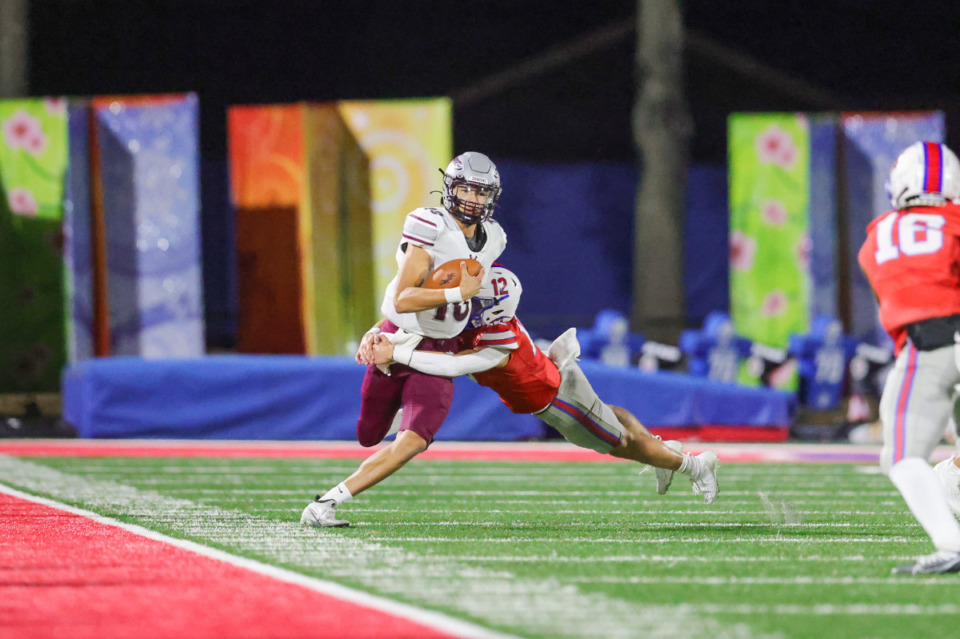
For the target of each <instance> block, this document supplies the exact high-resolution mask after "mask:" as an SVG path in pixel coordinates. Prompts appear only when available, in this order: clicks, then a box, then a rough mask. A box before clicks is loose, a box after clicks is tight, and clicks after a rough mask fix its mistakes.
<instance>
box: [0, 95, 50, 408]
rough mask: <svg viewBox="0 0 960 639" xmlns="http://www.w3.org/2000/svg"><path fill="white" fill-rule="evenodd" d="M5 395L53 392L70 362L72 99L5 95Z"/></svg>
mask: <svg viewBox="0 0 960 639" xmlns="http://www.w3.org/2000/svg"><path fill="white" fill-rule="evenodd" d="M0 131H2V133H0V393H2V392H51V391H55V390H57V389H58V388H59V385H60V384H59V383H60V369H61V368H62V366H63V364H64V363H65V359H66V357H65V300H64V280H63V257H62V250H63V235H62V232H61V223H62V220H63V186H64V174H65V172H66V168H67V101H66V100H65V99H61V98H51V99H26V100H3V101H0Z"/></svg>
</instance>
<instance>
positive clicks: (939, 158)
mask: <svg viewBox="0 0 960 639" xmlns="http://www.w3.org/2000/svg"><path fill="white" fill-rule="evenodd" d="M886 187H887V196H888V197H889V198H890V203H891V204H892V205H893V208H895V209H897V210H900V209H905V208H907V207H908V206H939V205H941V204H946V203H947V202H949V201H952V200H956V199H957V198H960V161H958V160H957V156H956V155H955V154H954V153H953V151H951V150H950V149H949V147H947V145H945V144H938V143H936V142H914V143H913V144H911V145H910V146H908V147H907V148H906V149H905V150H904V151H903V152H902V153H901V154H900V157H898V158H897V161H896V162H894V163H893V168H891V169H890V177H889V179H888V180H887V184H886Z"/></svg>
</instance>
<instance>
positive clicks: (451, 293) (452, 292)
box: [443, 286, 463, 304]
mask: <svg viewBox="0 0 960 639" xmlns="http://www.w3.org/2000/svg"><path fill="white" fill-rule="evenodd" d="M443 296H444V297H445V298H447V304H453V303H454V302H462V301H463V293H461V292H460V287H459V286H454V287H453V288H445V289H443Z"/></svg>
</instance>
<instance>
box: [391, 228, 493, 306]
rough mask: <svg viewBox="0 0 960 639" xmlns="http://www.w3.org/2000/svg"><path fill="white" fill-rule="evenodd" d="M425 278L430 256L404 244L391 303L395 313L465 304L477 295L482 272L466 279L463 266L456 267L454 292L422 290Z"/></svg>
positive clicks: (438, 289) (428, 271) (422, 249)
mask: <svg viewBox="0 0 960 639" xmlns="http://www.w3.org/2000/svg"><path fill="white" fill-rule="evenodd" d="M429 275H430V254H429V253H427V251H426V249H424V248H421V247H419V246H414V245H413V244H407V250H406V251H404V253H403V257H402V258H401V261H400V273H399V275H398V276H397V292H396V296H395V297H394V299H393V305H394V307H395V308H396V309H397V312H398V313H416V312H418V311H426V310H429V309H431V308H437V307H438V306H443V305H444V304H449V303H451V302H462V301H464V300H468V299H470V298H471V297H473V296H474V295H476V294H477V293H478V292H479V291H480V285H481V284H482V282H483V269H481V270H480V272H479V273H477V275H475V276H474V275H470V274H469V273H468V272H467V267H466V263H464V264H463V265H462V266H461V267H460V286H459V287H457V288H423V285H424V283H425V282H426V281H427V277H428V276H429Z"/></svg>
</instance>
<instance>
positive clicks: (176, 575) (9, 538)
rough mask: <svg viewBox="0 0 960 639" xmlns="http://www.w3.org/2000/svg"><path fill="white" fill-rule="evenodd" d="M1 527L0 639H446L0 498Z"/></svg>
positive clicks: (122, 532) (120, 531) (103, 526)
mask: <svg viewBox="0 0 960 639" xmlns="http://www.w3.org/2000/svg"><path fill="white" fill-rule="evenodd" d="M0 520H2V521H3V543H0V565H2V566H3V580H2V585H0V598H2V602H3V603H2V605H0V635H2V636H3V637H5V638H7V639H38V638H45V637H50V638H51V639H52V638H55V637H56V638H59V637H72V638H75V639H86V638H90V639H107V638H111V637H116V638H129V637H137V638H138V639H151V638H160V637H164V638H169V637H191V638H193V639H204V638H209V639H223V638H225V637H230V638H232V639H246V638H250V639H255V638H260V637H262V638H272V637H290V638H297V637H304V638H306V637H352V638H356V639H361V638H369V637H410V638H411V639H414V638H421V637H438V638H439V637H450V636H454V635H452V634H446V633H444V632H441V631H438V630H436V629H435V628H432V627H430V626H428V625H424V624H421V623H417V622H416V621H412V620H410V619H407V618H404V617H402V616H398V615H396V614H390V613H388V612H384V611H380V610H376V609H374V608H371V607H368V606H364V605H360V604H357V603H353V602H350V601H346V600H343V599H339V598H336V597H333V596H329V595H326V594H323V593H320V592H317V591H315V590H312V589H310V588H308V587H305V586H301V585H297V584H294V583H288V582H285V581H282V580H280V579H276V578H272V577H269V576H267V575H263V574H259V573H257V572H254V571H251V570H248V569H245V568H242V567H239V566H235V565H231V564H230V563H227V562H225V561H220V560H218V559H214V558H211V557H205V556H202V555H200V554H197V553H195V552H191V551H189V550H186V549H184V548H180V547H177V546H175V545H172V544H170V543H165V542H163V541H159V540H156V539H150V538H147V537H144V536H141V535H138V534H136V533H134V532H131V531H130V530H126V529H124V528H121V527H118V526H114V525H110V524H107V523H102V522H99V521H94V520H92V519H90V518H87V517H84V516H81V515H79V514H74V513H72V512H67V511H64V510H60V509H58V508H54V507H51V506H47V505H44V504H41V503H36V502H34V501H31V500H29V499H24V498H20V497H18V496H15V495H11V494H6V493H3V492H0ZM54 611H55V612H54Z"/></svg>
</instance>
